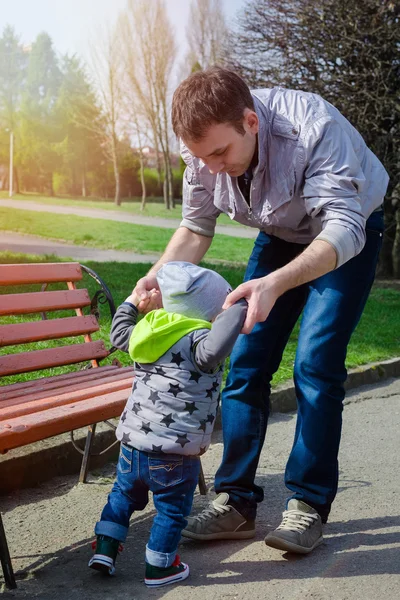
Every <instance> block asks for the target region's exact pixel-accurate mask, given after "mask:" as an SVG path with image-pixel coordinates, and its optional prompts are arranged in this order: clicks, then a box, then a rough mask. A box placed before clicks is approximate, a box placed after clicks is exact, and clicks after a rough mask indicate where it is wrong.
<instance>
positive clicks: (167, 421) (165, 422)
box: [161, 413, 175, 427]
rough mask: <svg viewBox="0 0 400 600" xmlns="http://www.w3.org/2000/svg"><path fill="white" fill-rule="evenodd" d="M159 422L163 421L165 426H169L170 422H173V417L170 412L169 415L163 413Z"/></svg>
mask: <svg viewBox="0 0 400 600" xmlns="http://www.w3.org/2000/svg"><path fill="white" fill-rule="evenodd" d="M161 423H164V425H166V426H167V427H169V426H170V425H171V423H175V421H174V419H173V418H172V413H170V414H169V415H165V417H164V418H163V419H161Z"/></svg>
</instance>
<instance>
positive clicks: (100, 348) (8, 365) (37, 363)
mask: <svg viewBox="0 0 400 600" xmlns="http://www.w3.org/2000/svg"><path fill="white" fill-rule="evenodd" d="M105 356H108V350H106V348H105V346H104V343H103V341H102V340H98V341H96V342H87V343H85V344H72V345H71V346H62V347H60V348H48V349H46V350H35V351H33V352H21V353H20V354H9V355H8V356H0V376H4V375H16V374H17V373H29V372H30V371H36V370H40V369H47V368H48V367H60V366H63V365H71V364H74V363H78V362H82V361H85V360H91V359H96V358H104V357H105Z"/></svg>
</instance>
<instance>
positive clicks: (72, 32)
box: [0, 0, 246, 57]
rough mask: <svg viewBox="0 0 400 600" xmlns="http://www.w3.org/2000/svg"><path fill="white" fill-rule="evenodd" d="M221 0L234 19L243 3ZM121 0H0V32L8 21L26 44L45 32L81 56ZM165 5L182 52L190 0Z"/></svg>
mask: <svg viewBox="0 0 400 600" xmlns="http://www.w3.org/2000/svg"><path fill="white" fill-rule="evenodd" d="M148 1H149V2H151V1H152V0H148ZM222 1H223V6H224V10H225V15H226V17H227V19H228V20H230V19H232V18H234V16H235V14H236V12H237V11H238V10H239V9H240V8H241V7H243V6H244V4H245V2H246V0H222ZM125 2H126V0H0V32H1V31H2V30H3V28H4V27H5V25H7V24H10V25H12V26H14V28H15V31H16V33H17V35H19V36H20V39H21V42H22V43H23V44H24V45H25V44H26V45H29V44H30V43H31V42H32V41H34V39H35V38H36V36H37V35H38V33H40V32H42V31H46V32H47V33H48V34H49V35H50V37H51V38H52V39H53V42H54V47H55V49H56V50H57V51H58V52H60V53H62V54H65V53H67V52H68V53H70V54H74V53H76V54H78V55H80V56H82V57H85V56H87V54H88V47H89V44H88V43H89V40H91V39H92V40H93V39H94V38H95V36H96V30H98V27H99V26H105V25H108V24H112V23H113V22H114V21H115V19H116V17H117V15H118V12H119V11H120V10H122V9H123V8H124V6H125ZM166 5H167V9H168V13H169V16H170V19H171V22H172V23H173V24H174V27H175V32H176V37H177V41H178V45H179V47H180V48H181V52H180V53H181V54H182V55H183V53H184V46H185V29H186V23H187V19H188V15H189V7H190V0H166Z"/></svg>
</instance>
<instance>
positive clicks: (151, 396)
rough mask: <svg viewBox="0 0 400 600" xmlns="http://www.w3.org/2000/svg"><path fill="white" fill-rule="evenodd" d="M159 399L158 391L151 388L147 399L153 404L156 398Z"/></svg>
mask: <svg viewBox="0 0 400 600" xmlns="http://www.w3.org/2000/svg"><path fill="white" fill-rule="evenodd" d="M159 399H160V396H159V395H158V392H156V391H155V390H151V392H150V396H149V400H151V401H152V403H153V404H155V403H156V400H159Z"/></svg>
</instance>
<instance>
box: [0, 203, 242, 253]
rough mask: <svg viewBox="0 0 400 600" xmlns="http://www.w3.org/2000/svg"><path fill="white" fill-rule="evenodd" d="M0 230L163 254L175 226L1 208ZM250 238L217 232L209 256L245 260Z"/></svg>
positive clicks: (77, 243)
mask: <svg viewBox="0 0 400 600" xmlns="http://www.w3.org/2000/svg"><path fill="white" fill-rule="evenodd" d="M0 230H3V231H15V232H18V233H29V234H31V235H39V236H41V237H44V238H47V239H54V240H62V241H67V242H70V243H72V244H76V245H78V246H82V245H85V246H91V247H95V248H106V249H115V250H130V251H132V252H138V253H139V254H146V253H152V252H156V253H160V254H161V253H162V252H163V251H164V249H165V246H166V245H167V244H168V242H169V240H170V238H171V236H172V234H173V233H174V231H175V229H164V228H159V227H151V226H147V225H133V224H132V223H120V222H115V221H107V220H105V219H91V218H88V217H77V216H75V215H56V214H52V213H45V212H43V213H42V212H33V211H29V210H26V211H24V210H13V209H12V208H2V207H0ZM253 244H254V242H253V240H251V239H246V238H235V237H231V236H227V235H220V234H217V235H215V237H214V240H213V243H212V246H211V248H210V250H209V251H208V253H207V258H208V259H215V260H225V261H230V262H246V261H247V259H248V257H249V256H250V253H251V250H252V248H253Z"/></svg>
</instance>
